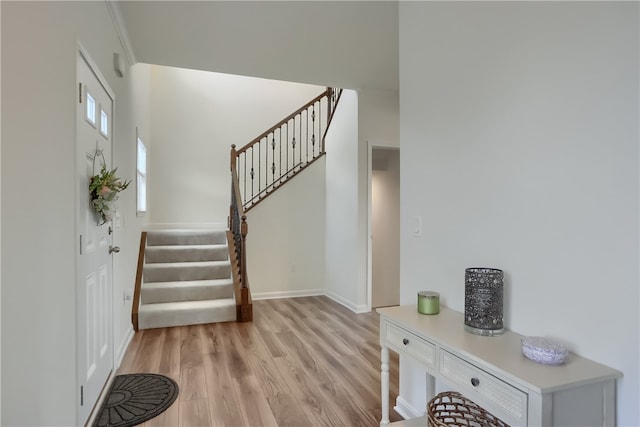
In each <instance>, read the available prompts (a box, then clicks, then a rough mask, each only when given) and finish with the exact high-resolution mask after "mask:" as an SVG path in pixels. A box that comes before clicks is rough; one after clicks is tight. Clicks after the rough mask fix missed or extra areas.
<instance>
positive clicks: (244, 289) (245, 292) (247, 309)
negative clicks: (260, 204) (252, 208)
mask: <svg viewBox="0 0 640 427" xmlns="http://www.w3.org/2000/svg"><path fill="white" fill-rule="evenodd" d="M248 231H249V225H248V224H247V216H246V215H242V222H241V223H240V235H241V236H242V238H241V240H240V283H241V288H240V292H241V299H242V301H241V303H240V313H239V316H238V317H239V321H240V322H251V321H252V320H253V304H252V303H251V297H250V296H249V283H248V279H247V262H246V260H247V244H246V242H247V233H248Z"/></svg>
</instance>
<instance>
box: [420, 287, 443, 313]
mask: <svg viewBox="0 0 640 427" xmlns="http://www.w3.org/2000/svg"><path fill="white" fill-rule="evenodd" d="M418 313H422V314H438V313H440V294H439V293H438V292H432V291H422V292H418Z"/></svg>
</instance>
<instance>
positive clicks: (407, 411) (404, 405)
mask: <svg viewBox="0 0 640 427" xmlns="http://www.w3.org/2000/svg"><path fill="white" fill-rule="evenodd" d="M424 406H425V409H424V410H423V411H418V410H417V409H416V408H414V407H413V406H411V405H410V404H409V402H407V401H406V400H404V399H403V398H402V397H401V396H398V397H397V398H396V406H394V407H393V409H394V410H395V411H396V412H397V413H398V415H400V416H401V417H402V418H404V419H405V420H408V419H411V418H418V417H422V416H424V414H425V413H426V411H427V410H426V408H427V405H426V404H425V405H424Z"/></svg>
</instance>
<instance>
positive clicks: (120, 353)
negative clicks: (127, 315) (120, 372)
mask: <svg viewBox="0 0 640 427" xmlns="http://www.w3.org/2000/svg"><path fill="white" fill-rule="evenodd" d="M133 334H134V332H133V327H132V326H129V329H128V330H127V333H126V334H125V336H124V338H123V339H122V341H121V342H120V345H119V346H118V349H117V350H116V352H115V354H114V356H115V358H114V360H113V370H114V372H115V371H116V370H117V369H118V368H119V367H120V365H121V364H122V359H124V355H125V354H126V352H127V348H129V344H131V340H132V339H133Z"/></svg>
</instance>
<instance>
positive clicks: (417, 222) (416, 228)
mask: <svg viewBox="0 0 640 427" xmlns="http://www.w3.org/2000/svg"><path fill="white" fill-rule="evenodd" d="M411 229H412V230H413V233H412V234H413V237H422V217H421V216H420V215H418V216H414V217H413V225H412V227H411Z"/></svg>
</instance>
